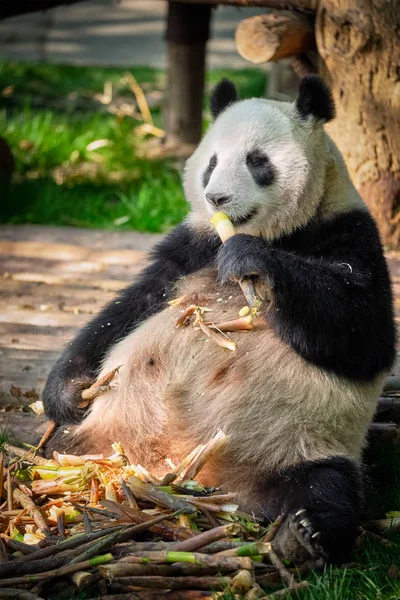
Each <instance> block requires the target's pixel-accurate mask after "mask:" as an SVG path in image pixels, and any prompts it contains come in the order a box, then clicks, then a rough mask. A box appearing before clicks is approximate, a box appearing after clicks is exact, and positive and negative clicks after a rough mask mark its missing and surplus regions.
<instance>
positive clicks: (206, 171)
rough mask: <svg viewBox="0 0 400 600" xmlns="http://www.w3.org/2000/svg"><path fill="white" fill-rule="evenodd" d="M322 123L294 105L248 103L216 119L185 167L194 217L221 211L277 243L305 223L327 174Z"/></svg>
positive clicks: (261, 101)
mask: <svg viewBox="0 0 400 600" xmlns="http://www.w3.org/2000/svg"><path fill="white" fill-rule="evenodd" d="M325 156H326V147H325V137H324V132H323V127H322V123H318V124H316V122H315V120H311V119H309V120H307V119H303V120H302V119H301V118H299V116H298V113H297V112H296V108H295V105H294V104H291V103H285V102H274V101H269V100H264V99H257V98H255V99H251V100H244V101H241V102H235V103H233V104H231V105H230V106H228V107H227V108H225V110H223V112H222V113H221V114H220V115H219V116H218V117H217V119H216V121H215V123H213V124H212V125H211V126H210V128H209V130H208V132H207V133H206V135H205V136H204V138H203V140H202V141H201V142H200V144H199V146H198V148H197V150H196V151H195V152H194V154H193V155H192V156H191V157H190V158H189V160H188V161H187V164H186V169H185V192H186V197H187V199H188V201H189V202H190V204H191V206H192V219H193V220H194V221H196V222H197V223H199V222H202V221H208V220H209V217H210V216H211V215H212V214H213V213H214V212H215V211H217V210H221V211H223V212H225V213H226V214H227V215H228V216H229V218H230V219H231V220H232V221H233V223H234V224H235V226H236V228H237V230H238V231H243V232H246V233H252V234H253V235H263V236H265V237H267V238H274V237H277V236H279V235H281V234H282V233H289V232H290V231H292V230H293V229H294V228H295V227H298V226H299V225H303V224H306V223H307V222H308V221H309V220H310V219H311V218H312V216H313V215H314V214H315V211H316V209H317V206H318V202H319V200H320V198H321V195H322V191H323V185H324V177H325V164H324V161H325Z"/></svg>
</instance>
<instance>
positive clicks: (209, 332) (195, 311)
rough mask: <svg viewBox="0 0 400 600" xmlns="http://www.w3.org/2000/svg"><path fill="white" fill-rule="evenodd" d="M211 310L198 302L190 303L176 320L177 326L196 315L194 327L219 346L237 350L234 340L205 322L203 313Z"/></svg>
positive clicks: (186, 322) (182, 324) (187, 321)
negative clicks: (197, 303)
mask: <svg viewBox="0 0 400 600" xmlns="http://www.w3.org/2000/svg"><path fill="white" fill-rule="evenodd" d="M205 312H211V309H209V308H207V307H204V306H197V305H196V304H190V305H189V306H188V307H187V308H186V309H185V310H184V311H183V313H182V314H181V316H180V317H178V319H177V320H176V327H183V326H184V325H186V324H188V323H189V319H190V317H193V316H195V320H194V321H193V327H199V328H200V330H201V331H202V332H203V333H204V334H205V335H206V336H207V337H208V338H209V339H210V340H211V341H213V342H214V343H215V344H217V346H220V347H221V348H226V349H227V350H231V351H235V350H236V344H235V342H234V341H233V340H231V339H230V338H229V337H228V336H227V335H224V334H223V333H222V332H218V331H214V329H215V326H213V329H211V328H210V326H209V325H208V324H207V325H206V324H205V323H204V320H203V313H205Z"/></svg>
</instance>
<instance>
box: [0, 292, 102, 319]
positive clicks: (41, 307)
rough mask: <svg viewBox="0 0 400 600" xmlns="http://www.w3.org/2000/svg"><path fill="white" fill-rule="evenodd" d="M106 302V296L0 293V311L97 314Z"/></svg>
mask: <svg viewBox="0 0 400 600" xmlns="http://www.w3.org/2000/svg"><path fill="white" fill-rule="evenodd" d="M104 304H105V298H103V297H102V296H100V297H99V298H96V297H93V298H86V299H85V300H80V299H76V298H74V297H71V296H70V297H61V298H60V297H59V296H57V297H52V296H51V295H46V294H37V295H32V294H21V295H18V296H16V295H12V296H8V295H5V294H0V313H1V312H2V311H4V312H6V311H8V312H9V311H12V310H35V311H41V312H55V311H61V312H66V313H74V314H88V315H92V314H96V313H98V312H99V310H100V309H101V307H102V306H103V305H104Z"/></svg>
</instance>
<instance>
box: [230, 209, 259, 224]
mask: <svg viewBox="0 0 400 600" xmlns="http://www.w3.org/2000/svg"><path fill="white" fill-rule="evenodd" d="M257 213H258V208H253V210H251V211H250V212H248V213H247V214H246V215H243V216H242V217H237V218H236V219H234V218H231V221H232V223H233V225H245V224H246V223H248V222H249V221H250V219H252V218H253V217H255V216H256V214H257Z"/></svg>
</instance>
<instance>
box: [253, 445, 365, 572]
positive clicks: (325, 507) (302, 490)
mask: <svg viewBox="0 0 400 600" xmlns="http://www.w3.org/2000/svg"><path fill="white" fill-rule="evenodd" d="M263 486H264V488H265V495H264V504H263V512H264V514H266V515H267V517H268V518H269V519H271V520H273V519H275V518H276V517H277V516H279V515H283V521H282V525H281V526H280V528H279V529H278V533H277V535H276V537H275V538H274V541H273V546H274V548H275V550H276V551H277V552H278V553H279V554H280V555H281V556H283V557H285V558H288V559H291V560H293V561H294V562H297V563H307V562H310V563H314V564H316V565H317V566H321V565H322V564H324V563H325V562H340V561H343V560H345V559H346V557H347V556H348V555H349V553H350V551H351V550H352V547H353V544H354V541H355V538H356V536H357V532H358V526H359V518H360V512H361V507H362V499H363V492H362V478H361V473H360V469H359V466H358V465H357V464H356V462H355V461H353V460H351V459H349V458H346V457H342V456H331V457H329V458H326V459H321V460H317V461H307V462H304V463H302V464H300V465H297V466H295V467H291V468H290V469H287V470H285V471H282V472H281V473H279V474H278V475H276V476H274V477H270V478H268V479H267V480H266V481H265V482H263Z"/></svg>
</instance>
